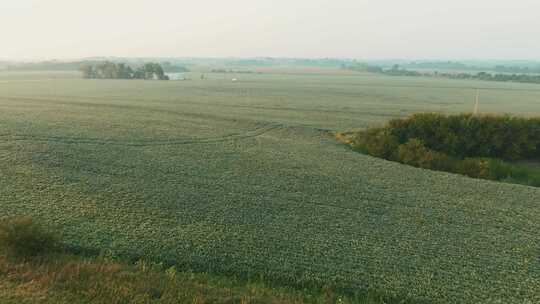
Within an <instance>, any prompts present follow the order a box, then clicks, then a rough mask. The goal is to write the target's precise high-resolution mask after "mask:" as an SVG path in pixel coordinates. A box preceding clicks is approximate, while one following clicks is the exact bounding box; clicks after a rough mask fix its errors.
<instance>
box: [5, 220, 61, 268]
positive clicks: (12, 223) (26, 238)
mask: <svg viewBox="0 0 540 304" xmlns="http://www.w3.org/2000/svg"><path fill="white" fill-rule="evenodd" d="M0 249H2V250H4V251H5V253H6V254H7V255H8V256H10V257H13V258H23V259H25V258H32V257H36V256H42V255H46V254H49V253H52V252H54V251H56V250H57V249H58V243H57V239H56V238H55V236H54V235H53V233H51V232H50V231H49V230H48V229H47V228H45V227H44V226H42V225H41V224H39V223H37V222H35V221H34V220H33V219H32V218H29V217H14V218H4V219H2V220H0Z"/></svg>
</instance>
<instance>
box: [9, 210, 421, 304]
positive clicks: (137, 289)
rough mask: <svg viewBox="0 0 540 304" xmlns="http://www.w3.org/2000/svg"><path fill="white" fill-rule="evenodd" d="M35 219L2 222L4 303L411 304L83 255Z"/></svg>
mask: <svg viewBox="0 0 540 304" xmlns="http://www.w3.org/2000/svg"><path fill="white" fill-rule="evenodd" d="M59 244H60V243H59V242H58V240H57V239H56V238H55V237H54V235H53V234H51V233H50V232H49V231H48V230H47V229H46V228H45V227H44V226H41V225H40V224H38V223H36V222H35V221H33V220H32V219H30V218H9V219H4V220H2V221H1V222H0V253H1V254H0V302H1V303H6V304H10V303H13V304H15V303H17V304H18V303H107V304H109V303H118V304H120V303H411V302H410V301H407V302H405V301H400V300H397V299H388V298H385V297H383V296H381V295H380V294H377V293H370V292H362V293H361V294H360V295H355V296H351V295H343V294H340V293H336V292H333V290H332V289H330V288H322V289H315V288H314V289H302V290H301V289H298V288H295V287H287V286H278V285H276V284H272V285H269V284H267V283H265V282H263V281H262V280H257V281H248V280H242V279H238V278H236V277H226V276H224V275H218V274H208V273H194V272H191V271H179V270H177V269H176V268H175V267H174V266H172V267H165V266H163V264H155V263H150V262H147V261H145V260H139V261H137V262H136V263H128V262H127V261H125V260H119V259H116V258H111V257H107V256H94V257H92V256H81V255H76V254H73V253H67V252H65V250H63V249H60V248H61V246H60V245H59Z"/></svg>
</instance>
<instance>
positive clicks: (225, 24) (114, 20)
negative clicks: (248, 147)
mask: <svg viewBox="0 0 540 304" xmlns="http://www.w3.org/2000/svg"><path fill="white" fill-rule="evenodd" d="M87 56H139V57H141V56H175V57H187V56H193V57H255V56H273V57H348V58H379V59H381V58H425V59H428V58H447V59H463V58H467V59H484V58H490V59H494V58H498V59H540V0H212V1H210V0H189V1H185V0H0V58H4V59H5V58H17V59H21V58H26V59H30V58H78V57H87Z"/></svg>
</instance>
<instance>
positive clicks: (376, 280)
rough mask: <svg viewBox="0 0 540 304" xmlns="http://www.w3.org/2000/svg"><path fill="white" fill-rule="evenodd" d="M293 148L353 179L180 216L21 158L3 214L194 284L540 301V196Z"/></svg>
mask: <svg viewBox="0 0 540 304" xmlns="http://www.w3.org/2000/svg"><path fill="white" fill-rule="evenodd" d="M281 135H282V134H280V132H278V131H274V132H271V133H268V134H266V135H264V138H265V139H266V140H268V141H271V142H273V141H274V140H276V139H279V137H280V136H281ZM287 136H288V137H289V138H290V137H294V136H295V135H294V132H293V133H287ZM296 136H298V137H297V138H296V139H295V140H296V141H302V140H304V141H306V140H307V142H308V143H310V145H308V147H306V148H309V149H308V151H306V150H304V149H300V151H298V152H302V153H301V154H302V156H303V157H306V158H308V156H309V155H310V154H313V150H312V147H313V144H315V146H317V148H318V149H320V150H322V151H323V152H324V155H325V156H324V157H322V155H319V156H318V157H317V160H318V162H319V164H321V162H322V163H323V164H326V165H329V166H327V167H326V166H325V168H327V169H329V168H333V170H335V171H336V172H345V173H348V174H345V175H336V174H333V175H332V176H331V178H329V179H325V183H324V185H325V186H323V189H320V190H318V191H315V189H314V188H312V189H304V191H303V193H309V195H308V196H305V197H302V196H300V197H295V195H294V192H293V193H290V192H288V195H287V196H283V191H285V189H286V188H287V187H290V185H286V184H277V185H273V186H272V187H271V189H270V191H271V192H268V190H267V191H264V195H263V196H259V195H257V196H252V195H251V194H250V196H248V197H239V196H238V193H236V194H235V193H234V192H233V193H229V194H225V195H223V194H222V193H223V192H221V191H220V192H219V193H221V194H218V195H219V197H213V198H212V199H206V200H205V201H204V204H201V203H200V201H198V202H197V201H193V203H187V202H184V204H183V205H180V206H178V205H167V204H164V203H165V202H164V201H161V202H159V201H156V200H150V201H149V200H148V198H145V197H144V194H143V193H140V191H137V190H135V189H136V188H137V187H142V188H143V189H144V188H145V187H146V188H148V187H152V188H154V187H158V186H157V184H156V185H153V184H151V185H142V184H140V183H139V184H136V185H130V187H129V188H123V187H125V185H123V186H122V185H117V184H115V183H111V185H116V186H115V187H113V186H111V188H108V190H107V191H101V192H98V193H96V192H95V191H93V190H92V187H93V186H95V185H92V182H90V183H89V184H87V185H86V186H84V183H79V184H71V185H69V184H68V185H66V181H65V176H59V175H58V174H57V173H55V170H54V169H51V168H44V167H39V166H36V164H35V163H32V162H30V163H25V162H24V161H23V160H24V153H18V154H17V158H16V159H18V160H19V163H17V162H16V159H14V158H10V159H9V160H10V161H8V162H7V163H10V164H12V166H4V167H3V168H2V175H1V178H2V183H1V186H2V188H3V189H1V190H2V193H5V194H6V195H4V196H2V199H1V201H2V205H3V206H5V209H4V212H5V213H9V214H19V215H25V214H30V215H33V216H36V217H39V218H41V219H43V220H44V221H47V222H48V223H51V224H53V225H55V226H56V227H57V229H58V231H59V232H60V233H61V234H62V235H63V237H64V238H65V239H66V240H67V241H68V244H70V245H72V246H74V247H81V248H82V247H87V248H98V249H101V250H111V251H113V252H114V253H115V254H117V255H121V256H128V257H141V256H144V257H148V258H151V259H154V260H157V261H165V262H168V263H171V264H175V265H178V267H179V268H187V269H193V270H196V271H210V272H215V273H226V274H235V275H240V276H246V277H251V276H262V277H264V278H265V279H275V280H276V281H280V282H284V283H287V284H293V285H296V286H302V285H305V286H313V285H325V284H330V285H332V286H335V287H337V288H341V289H343V290H349V291H351V290H352V291H354V290H359V289H375V290H378V289H381V290H388V291H389V293H390V294H395V295H406V296H411V297H415V298H428V299H434V300H439V301H442V302H449V303H450V302H452V301H453V300H455V299H460V300H462V301H461V302H464V303H466V302H472V301H475V302H478V301H479V300H481V299H486V297H491V299H506V300H508V301H509V302H512V301H513V300H516V299H534V297H535V296H537V295H538V294H539V293H537V292H535V290H539V288H540V284H539V277H538V272H539V267H538V261H537V260H536V258H535V257H536V256H537V255H536V253H537V251H536V247H535V244H537V243H538V236H537V234H536V231H537V228H538V227H536V226H537V225H538V221H537V220H536V219H537V218H538V214H537V213H538V211H537V208H536V207H537V201H536V200H535V199H534V198H535V197H539V196H538V195H539V192H538V191H537V190H536V189H534V188H528V187H520V186H511V185H504V186H501V185H499V184H497V183H491V182H484V181H478V180H471V179H467V178H463V177H458V176H453V175H447V174H440V173H435V172H429V171H425V170H419V169H414V168H408V167H406V166H402V165H398V164H393V163H389V162H386V161H381V160H377V159H374V158H371V157H366V156H363V155H358V154H356V153H355V152H352V151H348V150H347V149H345V148H344V147H340V146H337V145H336V144H333V143H331V142H327V141H325V140H324V139H323V140H322V142H319V141H316V142H314V140H313V139H312V138H308V139H306V138H303V135H296ZM259 140H260V139H259ZM55 147H57V148H58V147H61V146H56V145H55ZM49 148H51V147H49ZM24 149H30V150H33V148H31V147H30V146H28V145H25V146H24ZM53 149H54V148H53ZM71 149H75V148H73V147H71V148H70V150H71ZM210 150H211V151H214V150H216V149H210ZM19 152H20V151H19ZM258 152H261V151H258ZM125 153H128V152H127V151H125ZM220 153H222V152H220ZM77 154H78V153H77ZM12 157H13V156H12ZM308 159H309V158H308ZM333 160H338V162H335V161H333ZM103 161H105V159H104V160H103ZM283 161H284V160H283V159H282V160H281V162H283ZM5 163H6V162H4V164H5ZM242 163H245V160H244V161H242ZM312 164H313V163H312ZM270 165H272V166H277V165H278V163H276V162H271V163H270ZM288 165H290V164H285V166H288ZM245 169H246V170H241V171H242V172H244V174H246V175H248V176H246V177H250V178H258V177H260V176H258V175H253V176H249V172H251V174H254V172H253V170H255V171H256V172H257V173H261V174H267V173H268V169H266V170H265V169H264V168H263V167H259V166H257V167H256V168H251V167H246V168H245ZM310 172H317V170H316V169H315V168H312V170H310ZM358 172H362V174H361V175H359V174H358ZM396 172H403V173H402V174H395V173H396ZM289 174H290V173H289ZM310 174H312V173H310ZM25 175H26V176H25ZM29 176H31V177H30V178H31V179H32V180H33V183H32V184H29V183H28V182H27V178H29ZM336 177H340V180H335V178H336ZM297 178H299V176H297ZM304 178H307V176H305V177H304ZM18 179H21V180H18ZM146 182H148V180H146ZM159 182H160V187H161V188H160V189H161V190H162V191H163V189H166V187H164V186H166V183H163V182H164V181H163V180H159ZM303 183H304V182H302V184H303ZM81 184H83V186H81ZM246 184H247V185H249V184H248V183H247V181H246ZM321 185H323V183H320V182H317V183H316V186H318V187H321ZM298 186H301V185H298ZM132 187H133V188H132ZM207 187H212V186H211V185H210V184H209V185H207ZM214 187H215V185H214ZM130 189H131V190H130ZM199 189H204V188H199ZM207 189H211V188H207ZM330 189H334V190H330ZM232 190H238V189H232ZM205 191H207V190H205ZM328 191H330V195H329V193H328ZM199 192H200V191H199ZM272 192H273V193H272ZM205 193H208V192H205ZM339 193H341V194H342V195H341V196H340V195H338V194H339ZM343 193H345V195H343ZM21 194H22V195H21ZM141 194H142V195H143V196H139V195H141ZM154 195H157V192H154ZM177 195H178V194H177ZM189 195H194V196H195V198H200V196H199V195H200V193H199V194H197V193H189ZM321 195H324V196H321ZM351 198H353V199H352V200H351ZM152 201H153V202H154V203H153V204H149V202H152ZM486 282H489V283H488V284H486ZM452 290H454V291H452ZM526 290H527V291H526ZM533 291H534V292H533Z"/></svg>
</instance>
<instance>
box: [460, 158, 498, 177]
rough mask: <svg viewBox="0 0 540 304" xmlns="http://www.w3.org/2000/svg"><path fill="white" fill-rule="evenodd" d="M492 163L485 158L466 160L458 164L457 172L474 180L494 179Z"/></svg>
mask: <svg viewBox="0 0 540 304" xmlns="http://www.w3.org/2000/svg"><path fill="white" fill-rule="evenodd" d="M489 164H490V162H489V160H488V159H483V158H466V159H464V160H462V161H459V162H458V163H457V166H456V167H455V172H456V173H460V174H463V175H467V176H470V177H474V178H483V179H492V177H491V174H490V166H489Z"/></svg>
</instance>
